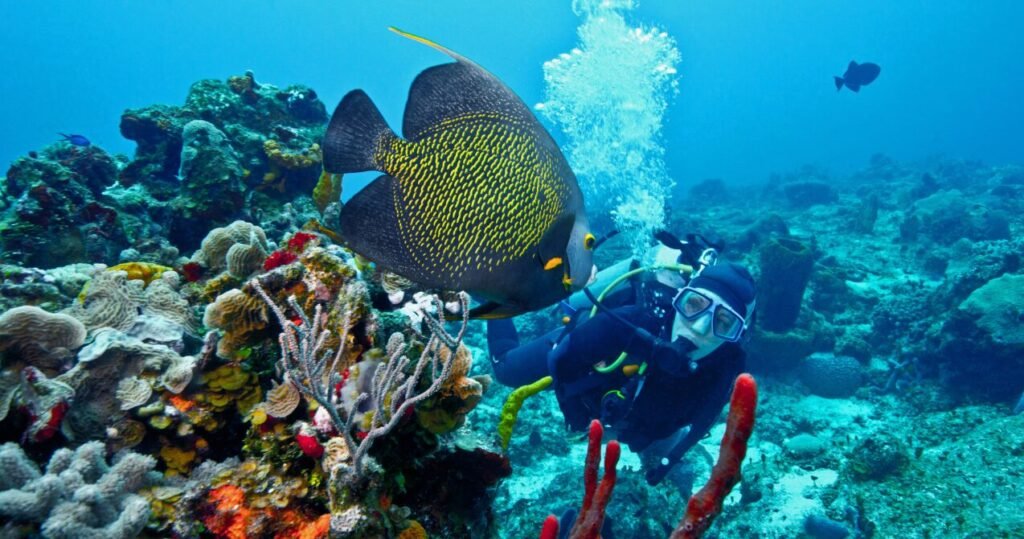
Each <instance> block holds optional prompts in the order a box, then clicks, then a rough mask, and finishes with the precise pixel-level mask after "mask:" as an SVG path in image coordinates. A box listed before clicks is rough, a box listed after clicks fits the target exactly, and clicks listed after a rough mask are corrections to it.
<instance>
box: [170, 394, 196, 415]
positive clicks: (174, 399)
mask: <svg viewBox="0 0 1024 539" xmlns="http://www.w3.org/2000/svg"><path fill="white" fill-rule="evenodd" d="M167 401H168V402H170V403H171V406H173V407H174V409H176V410H178V411H179V412H187V411H189V410H191V409H192V407H193V406H195V405H196V403H195V402H194V401H190V400H188V399H186V398H185V397H182V396H181V395H171V396H170V397H169V398H168V399H167Z"/></svg>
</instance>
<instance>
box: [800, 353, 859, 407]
mask: <svg viewBox="0 0 1024 539" xmlns="http://www.w3.org/2000/svg"><path fill="white" fill-rule="evenodd" d="M800 380H801V381H803V383H804V384H805V385H807V387H808V388H809V389H810V390H811V393H814V394H815V395H819V396H822V397H830V398H841V397H849V396H850V395H853V393H854V392H855V391H857V388H859V387H860V383H861V367H860V363H858V362H857V360H856V359H853V358H852V357H849V356H836V355H833V354H827V353H818V354H811V355H810V357H808V358H807V359H806V360H804V363H803V365H802V366H801V367H800Z"/></svg>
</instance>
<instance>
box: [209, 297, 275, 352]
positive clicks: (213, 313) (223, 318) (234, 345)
mask: <svg viewBox="0 0 1024 539" xmlns="http://www.w3.org/2000/svg"><path fill="white" fill-rule="evenodd" d="M267 322H268V319H267V306H266V304H265V303H263V300H261V299H260V298H256V297H251V296H248V295H246V294H245V292H242V291H241V290H239V289H237V288H234V289H231V290H228V291H227V292H224V293H223V294H221V295H219V296H217V299H216V301H214V302H213V303H211V304H209V305H207V306H206V313H205V314H204V315H203V325H205V326H206V327H208V328H212V329H219V330H221V331H222V332H223V336H222V337H221V339H220V341H219V342H218V343H217V355H218V356H220V357H222V358H225V359H228V358H231V357H232V355H233V354H234V352H235V351H236V350H238V348H240V347H241V346H242V345H243V343H244V342H245V340H246V339H247V338H248V336H249V334H250V333H252V332H255V331H259V330H261V329H263V328H265V327H266V326H267Z"/></svg>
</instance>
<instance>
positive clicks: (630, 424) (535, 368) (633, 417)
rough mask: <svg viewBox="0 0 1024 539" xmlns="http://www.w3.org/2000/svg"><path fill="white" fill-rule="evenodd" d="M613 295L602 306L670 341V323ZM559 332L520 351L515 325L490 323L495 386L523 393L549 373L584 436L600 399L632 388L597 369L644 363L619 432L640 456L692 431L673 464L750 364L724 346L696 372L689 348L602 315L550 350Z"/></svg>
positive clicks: (675, 453) (569, 417) (700, 363)
mask: <svg viewBox="0 0 1024 539" xmlns="http://www.w3.org/2000/svg"><path fill="white" fill-rule="evenodd" d="M629 295H632V294H629ZM615 296H618V297H617V298H616V299H617V300H618V301H608V302H605V303H606V304H615V303H618V304H619V306H616V307H613V308H611V311H612V312H613V313H615V314H616V315H618V316H619V317H621V318H622V319H624V320H625V321H626V322H629V323H630V324H633V325H634V326H636V327H637V328H642V329H643V330H646V331H647V332H649V333H650V335H654V336H658V337H660V338H662V339H668V338H669V337H668V336H669V335H670V331H671V320H672V316H667V315H666V316H660V317H659V316H655V315H654V314H653V313H651V312H650V311H651V309H645V308H641V307H639V306H637V305H636V304H635V302H634V301H631V299H632V298H625V295H624V294H616V295H615ZM624 298H625V299H626V301H625V302H624V301H622V300H623V299H624ZM670 308H671V307H670ZM669 312H671V311H669ZM560 331H561V330H556V331H553V332H551V333H549V334H547V335H545V336H544V337H541V338H539V339H535V340H534V341H532V342H529V343H527V344H524V345H520V344H519V339H518V335H517V334H516V330H515V326H514V325H513V323H512V321H511V320H495V321H490V322H489V323H488V332H487V341H488V347H489V349H490V353H491V355H492V359H493V361H494V375H495V377H496V378H497V379H498V381H499V382H501V383H502V384H505V385H509V386H520V385H524V384H528V383H531V382H534V381H536V380H538V379H539V378H542V377H544V376H547V375H549V374H550V375H551V376H552V377H553V378H554V379H555V383H554V388H555V392H556V395H557V396H558V401H559V404H560V406H561V408H562V412H563V414H564V415H565V421H566V423H567V424H568V425H569V427H570V428H571V429H572V430H576V431H585V430H586V429H587V426H588V424H589V423H590V420H591V419H600V418H601V412H602V408H601V401H602V397H603V396H604V395H605V394H606V393H607V392H609V391H613V390H617V389H621V388H623V387H624V386H627V385H628V384H629V382H630V377H627V376H626V375H624V374H623V373H622V369H617V370H616V371H614V372H612V373H607V374H601V373H598V372H596V371H595V370H594V369H593V366H594V364H596V363H598V362H602V361H603V362H604V363H605V364H610V363H611V362H613V361H614V360H615V359H616V358H617V357H618V356H619V354H620V352H622V351H626V352H628V353H629V358H630V359H629V361H628V362H630V363H640V362H643V361H646V362H647V363H648V368H647V371H646V374H645V375H644V378H643V384H642V386H641V388H640V389H639V391H638V392H637V393H636V397H635V399H633V402H632V405H631V406H630V407H628V412H627V413H626V414H625V416H624V417H623V418H622V419H621V420H620V421H617V422H616V423H615V425H614V427H615V428H616V430H617V433H616V434H617V436H618V440H619V441H620V442H622V443H626V444H628V445H629V446H630V448H631V449H633V450H634V451H642V450H643V449H645V448H647V447H648V446H649V445H650V444H651V443H652V442H654V441H657V440H661V439H665V438H668V437H670V436H672V435H674V434H676V433H677V432H678V431H679V430H680V429H682V428H683V427H686V426H687V425H689V426H690V430H689V432H688V433H687V434H686V436H685V439H684V440H683V442H681V443H679V444H678V445H677V446H676V448H675V449H674V450H673V451H672V456H674V457H675V458H674V459H672V456H670V459H672V463H673V464H674V461H675V460H678V458H679V457H681V456H682V455H683V453H685V452H686V451H688V450H689V449H690V448H692V447H693V446H694V445H695V444H696V443H697V442H698V441H699V440H700V439H701V438H702V437H703V436H704V435H705V434H707V432H708V430H709V429H710V428H711V426H712V425H713V424H714V422H715V420H716V419H717V418H718V416H719V414H720V413H721V411H722V408H723V406H724V405H725V404H726V402H727V401H728V399H729V392H730V390H731V389H732V384H733V382H734V381H735V379H736V377H737V376H738V375H739V374H740V373H742V372H743V370H744V365H745V358H746V355H745V354H744V352H743V349H742V348H740V346H739V345H737V344H735V343H725V344H723V345H722V346H720V347H719V348H718V349H716V350H715V351H714V352H712V353H711V354H709V355H708V356H706V357H704V358H702V359H701V360H700V361H698V362H697V364H696V368H694V369H693V370H692V371H691V369H690V363H691V362H690V359H689V357H688V354H687V350H688V349H687V348H685V347H684V346H682V345H679V344H673V345H668V346H666V345H667V344H668V343H666V342H664V341H661V345H660V346H656V345H654V344H653V342H652V340H651V339H650V335H648V336H647V338H644V336H642V335H638V332H637V331H636V328H631V327H629V326H628V325H626V324H624V323H623V322H622V321H620V320H616V319H615V317H614V316H612V315H610V314H609V313H607V312H604V311H601V312H598V313H597V314H596V315H595V316H594V317H592V318H590V319H588V320H585V321H583V322H581V323H580V324H579V325H578V326H576V327H575V328H573V330H572V331H571V332H570V333H569V334H568V335H567V336H565V337H564V338H563V339H562V341H561V342H559V343H558V345H557V347H555V348H554V349H553V350H552V348H551V347H552V343H554V341H555V339H557V337H558V335H559V333H560ZM635 376H638V375H635ZM639 380H640V379H637V381H639ZM633 384H634V385H636V384H637V382H633Z"/></svg>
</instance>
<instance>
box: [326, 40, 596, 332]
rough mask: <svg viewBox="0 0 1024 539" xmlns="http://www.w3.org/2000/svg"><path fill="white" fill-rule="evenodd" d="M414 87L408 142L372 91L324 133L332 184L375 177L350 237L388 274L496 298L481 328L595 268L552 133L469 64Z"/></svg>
mask: <svg viewBox="0 0 1024 539" xmlns="http://www.w3.org/2000/svg"><path fill="white" fill-rule="evenodd" d="M391 30H392V31H394V32H395V33H397V34H399V35H402V36H404V37H407V38H409V39H412V40H414V41H418V42H420V43H423V44H425V45H429V46H431V47H433V48H435V49H437V50H439V51H441V52H443V53H445V54H448V55H449V56H451V57H452V58H454V59H455V62H454V63H447V64H441V65H436V66H433V67H430V68H427V69H426V70H424V71H423V72H421V73H420V74H419V75H417V77H416V79H415V80H414V81H413V83H412V87H411V88H410V90H409V98H408V101H407V103H406V107H405V115H404V118H403V121H402V135H403V136H402V137H401V138H400V137H398V136H397V135H396V134H395V133H394V132H393V131H392V130H391V129H390V128H389V127H388V125H387V123H386V122H385V120H384V118H383V117H382V116H381V114H380V111H379V110H378V109H377V107H376V106H375V105H374V104H373V102H372V101H371V100H370V98H369V97H368V96H367V95H366V93H364V92H363V91H362V90H353V91H351V92H349V93H348V94H347V95H345V97H343V98H342V100H341V103H339V104H338V107H337V109H335V111H334V114H333V116H332V117H331V121H330V123H329V125H328V127H327V133H326V134H325V136H324V168H325V170H327V171H328V172H331V173H347V172H362V171H367V170H378V171H381V172H383V173H384V174H383V175H381V176H379V177H378V178H377V179H376V180H374V181H373V182H371V183H370V184H369V185H367V186H366V187H365V188H363V189H362V190H361V191H360V192H358V193H356V194H355V195H354V196H353V197H352V199H351V200H350V201H349V202H348V203H346V204H345V205H344V206H343V208H342V210H341V236H342V237H343V238H344V240H345V242H346V244H347V245H348V246H349V248H351V249H352V250H353V251H355V252H356V253H358V254H360V255H362V256H363V257H365V258H367V259H369V260H372V261H373V262H375V263H376V264H377V265H378V267H381V268H383V269H385V270H387V271H391V272H393V273H397V274H398V275H401V276H403V277H405V278H407V279H409V280H411V281H414V282H416V283H419V284H421V285H424V286H427V287H431V288H438V289H445V290H465V291H467V292H469V293H470V294H472V295H474V296H477V297H478V298H483V299H485V300H487V301H488V303H486V304H484V305H480V306H479V307H477V308H475V309H473V311H472V312H471V316H474V317H477V318H502V317H507V316H512V315H515V314H518V313H522V312H526V311H531V310H535V309H539V308H542V307H545V306H547V305H551V304H552V303H554V302H556V301H558V300H560V299H562V298H564V297H566V296H567V295H568V294H569V293H571V292H573V291H575V290H579V289H580V288H582V287H583V286H584V285H586V284H587V282H588V281H589V279H590V277H591V275H592V271H593V258H592V252H591V250H592V248H593V244H594V236H593V235H592V234H590V231H589V225H588V221H587V216H586V212H585V210H584V206H583V195H582V193H581V192H580V188H579V185H578V184H577V183H576V177H575V175H574V174H573V172H572V170H571V169H570V168H569V165H568V163H567V162H566V161H565V158H564V157H563V156H562V152H561V151H560V150H559V149H558V146H557V145H556V144H555V142H554V140H553V139H552V138H551V136H550V135H549V134H548V133H547V131H545V130H544V127H543V126H541V124H540V122H539V121H537V119H536V117H534V116H533V113H532V112H531V111H530V109H529V108H528V107H527V106H526V105H525V104H524V103H523V102H522V100H520V99H519V97H518V96H516V94H515V93H513V92H512V90H511V89H509V88H508V87H507V86H505V84H504V83H502V82H501V81H500V80H499V79H498V78H497V77H495V76H494V75H492V74H490V73H488V72H487V71H485V70H484V69H483V68H481V67H480V66H478V65H476V64H475V63H473V62H472V61H470V60H468V59H466V58H465V57H463V56H461V55H459V54H457V53H455V52H453V51H451V50H449V49H447V48H445V47H442V46H440V45H438V44H436V43H434V42H432V41H429V40H427V39H424V38H422V37H419V36H415V35H412V34H409V33H406V32H403V31H401V30H398V29H396V28H391Z"/></svg>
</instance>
